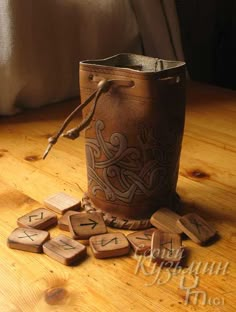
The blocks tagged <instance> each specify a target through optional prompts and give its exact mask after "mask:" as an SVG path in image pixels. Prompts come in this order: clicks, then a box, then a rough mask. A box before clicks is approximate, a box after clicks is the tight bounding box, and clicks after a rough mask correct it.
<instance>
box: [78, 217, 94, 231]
mask: <svg viewBox="0 0 236 312" xmlns="http://www.w3.org/2000/svg"><path fill="white" fill-rule="evenodd" d="M89 221H90V223H80V226H88V225H91V229H92V230H93V229H94V228H95V227H96V225H98V222H96V221H95V220H93V219H89Z"/></svg>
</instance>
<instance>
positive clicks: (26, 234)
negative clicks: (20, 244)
mask: <svg viewBox="0 0 236 312" xmlns="http://www.w3.org/2000/svg"><path fill="white" fill-rule="evenodd" d="M24 234H25V236H18V238H25V237H28V238H29V239H30V240H31V241H32V242H33V241H34V239H33V238H32V236H37V235H38V234H36V233H35V234H31V235H29V234H28V233H26V231H24Z"/></svg>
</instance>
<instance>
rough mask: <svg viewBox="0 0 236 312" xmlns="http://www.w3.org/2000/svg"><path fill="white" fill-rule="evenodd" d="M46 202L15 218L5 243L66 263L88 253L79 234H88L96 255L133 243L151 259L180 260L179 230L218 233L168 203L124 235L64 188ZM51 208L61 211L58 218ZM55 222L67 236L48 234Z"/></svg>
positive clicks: (200, 236) (195, 236) (201, 235)
mask: <svg viewBox="0 0 236 312" xmlns="http://www.w3.org/2000/svg"><path fill="white" fill-rule="evenodd" d="M44 205H45V206H46V207H47V208H48V209H50V210H48V209H46V208H38V209H35V210H33V211H31V212H30V213H27V214H26V215H24V216H22V217H20V218H18V219H17V225H18V226H19V227H18V228H16V229H15V230H14V231H13V232H12V233H11V234H10V235H9V237H8V241H7V244H8V246H9V247H10V248H13V249H18V250H23V251H29V252H35V253H44V254H46V255H47V256H49V257H51V258H52V259H54V260H56V261H58V262H60V263H62V264H65V265H73V264H75V263H78V261H79V260H82V259H84V258H85V257H86V255H87V250H86V249H87V248H86V246H85V245H84V244H82V242H79V240H81V241H84V240H86V241H87V240H88V241H89V245H90V248H91V251H92V253H93V255H94V257H95V258H98V259H105V258H110V257H119V256H123V255H127V254H128V253H129V251H130V247H132V249H133V250H134V251H135V253H136V254H137V255H145V256H148V255H151V258H152V261H153V262H156V263H158V264H160V263H162V262H164V263H167V262H172V263H180V262H181V260H182V258H183V254H184V247H183V246H182V240H181V235H182V234H183V233H184V234H186V235H187V236H188V237H189V238H190V239H191V240H192V241H193V242H195V243H197V244H200V245H204V244H206V243H207V242H208V241H209V240H210V239H211V238H212V237H214V236H215V234H216V231H215V230H214V228H212V227H211V226H210V225H209V224H208V223H207V222H206V221H205V220H204V219H203V218H201V217H200V216H198V215H197V214H195V213H189V214H186V215H184V216H182V217H181V216H180V215H178V214H177V213H175V212H173V211H171V210H169V209H168V208H160V209H159V210H157V211H156V212H155V213H154V214H153V215H152V216H151V219H150V222H151V224H152V225H153V228H149V229H146V230H142V231H136V232H133V233H130V234H128V235H127V236H125V235H124V234H123V233H121V232H112V233H108V232H107V227H106V225H105V222H104V220H103V217H102V214H101V213H98V212H93V213H89V212H84V211H81V210H80V208H81V204H80V201H78V200H77V199H75V198H73V197H71V196H69V195H67V194H65V193H57V194H55V195H53V196H50V197H49V198H47V199H45V201H44ZM55 212H56V213H58V214H61V215H62V216H61V217H60V218H59V220H58V219H57V215H56V213H55ZM57 224H58V227H59V228H60V229H61V230H63V231H67V232H69V233H70V235H71V237H68V236H66V235H58V236H56V237H54V238H50V233H49V232H48V231H46V229H48V228H51V227H53V226H56V225H57Z"/></svg>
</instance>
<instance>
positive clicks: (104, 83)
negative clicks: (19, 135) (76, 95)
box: [43, 79, 134, 159]
mask: <svg viewBox="0 0 236 312" xmlns="http://www.w3.org/2000/svg"><path fill="white" fill-rule="evenodd" d="M114 83H115V84H118V85H119V86H124V87H132V86H133V85H134V82H133V81H131V80H119V79H110V80H106V79H102V80H100V81H99V82H98V85H97V90H96V91H95V92H93V93H92V94H91V95H90V96H89V97H88V98H87V99H86V100H85V102H84V103H82V104H80V105H79V106H77V107H76V108H75V110H74V111H73V112H72V113H71V114H70V115H69V116H68V117H67V118H66V120H65V121H64V122H63V124H62V126H61V128H60V129H59V131H58V132H57V134H56V135H54V136H52V137H50V138H49V139H48V142H49V144H48V146H47V149H46V150H45V152H44V154H43V159H45V158H46V157H47V155H48V153H49V152H50V150H51V149H52V147H53V145H54V144H56V143H57V141H58V139H59V137H60V136H63V137H66V138H69V139H72V140H74V139H76V138H78V137H79V134H80V132H81V131H82V130H83V129H84V128H85V127H87V125H88V124H89V122H90V121H91V119H92V117H93V115H94V112H95V109H96V105H97V102H98V99H99V98H100V96H101V94H102V93H105V92H107V91H108V90H109V89H110V87H111V85H112V84H114ZM93 99H94V104H93V106H92V108H91V110H90V112H89V113H88V115H87V116H86V117H85V118H84V119H83V120H82V122H81V123H80V124H79V125H78V126H77V127H76V128H73V129H71V130H69V131H67V132H66V133H65V134H64V133H63V131H64V130H65V128H66V127H67V126H68V124H69V123H70V122H71V121H72V119H73V118H74V117H75V115H76V114H77V113H78V112H79V111H81V110H82V109H83V108H84V107H85V106H87V105H88V104H89V103H90V102H91V101H92V100H93Z"/></svg>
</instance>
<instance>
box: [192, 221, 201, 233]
mask: <svg viewBox="0 0 236 312" xmlns="http://www.w3.org/2000/svg"><path fill="white" fill-rule="evenodd" d="M191 223H192V224H193V225H195V226H196V228H197V231H198V233H199V234H201V227H202V226H203V224H201V223H198V222H197V221H196V219H193V220H191Z"/></svg>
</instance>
